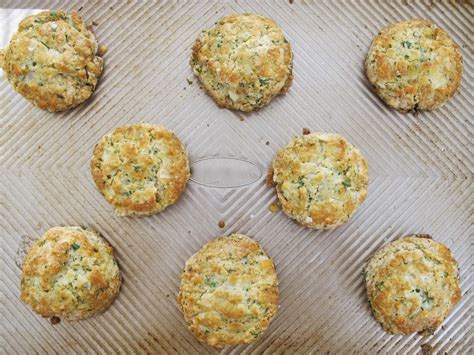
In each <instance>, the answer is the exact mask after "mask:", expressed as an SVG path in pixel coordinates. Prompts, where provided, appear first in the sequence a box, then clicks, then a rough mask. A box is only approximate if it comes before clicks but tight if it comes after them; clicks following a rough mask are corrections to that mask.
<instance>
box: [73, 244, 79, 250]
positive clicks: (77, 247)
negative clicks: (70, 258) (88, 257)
mask: <svg viewBox="0 0 474 355" xmlns="http://www.w3.org/2000/svg"><path fill="white" fill-rule="evenodd" d="M80 247H81V246H80V245H79V244H77V243H72V244H71V248H72V249H74V250H77V249H79V248H80Z"/></svg>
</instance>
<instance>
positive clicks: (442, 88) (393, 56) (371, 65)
mask: <svg viewBox="0 0 474 355" xmlns="http://www.w3.org/2000/svg"><path fill="white" fill-rule="evenodd" d="M365 68H366V74H367V77H368V78H369V81H370V82H371V84H372V85H373V86H374V87H375V90H376V91H377V93H378V94H379V96H380V97H381V98H382V99H383V100H384V101H385V102H386V103H387V104H388V105H389V106H391V107H393V108H396V109H397V110H400V111H402V112H406V111H412V110H413V111H416V110H433V109H435V108H437V107H439V106H441V105H442V104H443V103H445V102H446V101H447V100H448V99H449V98H450V97H452V96H453V95H454V94H455V93H456V91H457V89H458V87H459V85H460V84H461V77H462V70H463V59H462V56H461V52H460V50H459V47H458V45H457V44H456V43H455V42H454V41H453V40H452V39H451V37H449V35H448V34H447V33H446V32H445V31H443V30H442V29H441V28H439V27H437V26H436V25H434V24H433V23H432V22H431V21H428V20H417V19H415V20H409V21H403V22H398V23H393V24H391V25H389V26H387V27H385V28H384V29H383V30H382V31H381V32H380V33H379V34H378V35H377V36H376V37H375V38H374V40H373V41H372V45H371V46H370V49H369V52H368V54H367V58H366V60H365Z"/></svg>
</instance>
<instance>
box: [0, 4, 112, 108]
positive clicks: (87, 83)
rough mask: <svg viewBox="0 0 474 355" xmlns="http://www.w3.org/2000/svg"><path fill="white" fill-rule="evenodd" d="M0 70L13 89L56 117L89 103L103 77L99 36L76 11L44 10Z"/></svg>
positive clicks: (22, 29) (14, 42) (24, 26)
mask: <svg viewBox="0 0 474 355" xmlns="http://www.w3.org/2000/svg"><path fill="white" fill-rule="evenodd" d="M0 66H1V67H3V70H4V71H5V74H6V76H7V78H8V80H9V81H10V83H11V85H12V86H13V88H14V89H15V90H16V91H17V92H18V93H20V94H21V95H22V96H23V97H25V98H26V99H27V100H28V101H30V102H31V103H33V104H34V105H36V106H38V107H39V108H41V109H44V110H48V111H51V112H56V111H64V110H67V109H70V108H73V107H75V106H77V105H79V104H80V103H82V102H83V101H85V100H87V99H88V98H89V97H90V96H91V95H92V93H93V92H94V90H95V87H96V85H97V81H98V80H99V77H100V75H101V73H102V68H103V60H102V58H101V57H100V56H99V54H98V44H97V41H96V39H95V36H94V34H93V33H92V32H91V31H89V30H88V29H87V28H86V25H85V24H84V22H83V21H82V19H81V18H80V17H79V15H78V14H77V13H76V12H72V13H71V14H68V13H66V12H64V11H62V10H51V11H43V12H41V13H39V14H37V15H33V16H28V17H26V18H25V19H24V20H22V21H21V22H20V24H19V26H18V30H17V32H16V33H15V34H14V35H13V37H12V39H11V41H10V43H9V45H8V47H7V48H6V49H5V50H4V51H3V52H2V53H1V54H0Z"/></svg>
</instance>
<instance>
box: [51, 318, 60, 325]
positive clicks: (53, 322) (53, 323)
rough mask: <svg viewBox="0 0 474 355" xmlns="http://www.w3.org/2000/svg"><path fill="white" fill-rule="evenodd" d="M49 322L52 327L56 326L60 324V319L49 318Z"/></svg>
mask: <svg viewBox="0 0 474 355" xmlns="http://www.w3.org/2000/svg"><path fill="white" fill-rule="evenodd" d="M49 321H50V322H51V324H52V325H56V324H58V323H59V322H61V319H59V317H51V318H50V319H49Z"/></svg>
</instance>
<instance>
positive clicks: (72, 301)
mask: <svg viewBox="0 0 474 355" xmlns="http://www.w3.org/2000/svg"><path fill="white" fill-rule="evenodd" d="M121 283H122V278H121V275H120V270H119V267H118V265H117V262H116V260H115V257H114V254H113V249H112V247H111V246H110V244H109V243H108V242H107V241H106V240H105V239H103V238H102V237H101V236H99V234H97V232H95V231H93V230H92V229H84V228H81V227H55V228H51V229H50V230H48V231H47V232H46V233H45V234H44V235H43V237H42V238H40V239H39V240H37V241H36V242H35V244H34V245H33V247H32V248H31V249H30V251H29V252H28V254H27V255H26V258H25V261H24V264H23V274H22V278H21V300H22V301H23V302H24V303H26V304H29V305H30V306H31V307H32V308H33V310H34V311H35V312H36V313H38V314H39V315H41V316H43V317H59V318H62V319H66V320H80V319H85V318H89V317H92V316H94V315H96V314H100V313H102V312H104V311H105V310H107V308H109V306H110V305H111V304H112V302H113V301H114V299H115V298H116V297H117V295H118V293H119V291H120V285H121Z"/></svg>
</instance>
